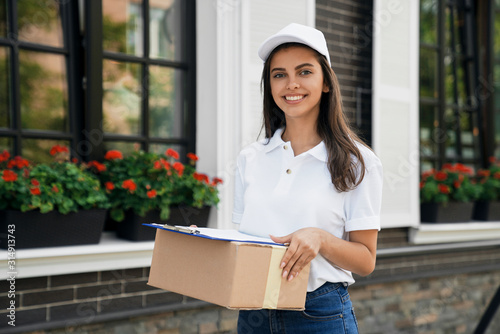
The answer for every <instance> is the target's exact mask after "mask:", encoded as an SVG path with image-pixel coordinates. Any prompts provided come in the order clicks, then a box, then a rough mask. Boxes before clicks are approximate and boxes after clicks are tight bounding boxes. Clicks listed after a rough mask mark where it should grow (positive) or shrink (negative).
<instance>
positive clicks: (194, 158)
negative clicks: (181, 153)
mask: <svg viewBox="0 0 500 334" xmlns="http://www.w3.org/2000/svg"><path fill="white" fill-rule="evenodd" d="M186 156H187V157H188V159H189V160H191V161H198V159H199V158H198V156H197V155H196V154H194V153H188V154H186Z"/></svg>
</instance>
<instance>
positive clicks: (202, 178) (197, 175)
mask: <svg viewBox="0 0 500 334" xmlns="http://www.w3.org/2000/svg"><path fill="white" fill-rule="evenodd" d="M193 177H194V178H195V180H198V181H205V182H206V183H209V182H210V181H209V180H208V176H207V175H205V174H202V173H198V172H194V173H193Z"/></svg>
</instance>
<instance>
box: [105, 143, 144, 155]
mask: <svg viewBox="0 0 500 334" xmlns="http://www.w3.org/2000/svg"><path fill="white" fill-rule="evenodd" d="M140 149H141V144H139V143H131V142H118V141H106V142H105V143H104V151H105V152H107V151H109V150H118V151H120V152H122V153H123V155H124V156H127V155H130V154H131V153H133V152H136V151H139V150H140Z"/></svg>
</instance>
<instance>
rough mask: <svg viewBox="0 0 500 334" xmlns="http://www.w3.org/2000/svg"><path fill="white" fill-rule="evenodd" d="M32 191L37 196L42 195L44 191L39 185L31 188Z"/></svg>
mask: <svg viewBox="0 0 500 334" xmlns="http://www.w3.org/2000/svg"><path fill="white" fill-rule="evenodd" d="M30 192H31V194H32V195H35V196H38V195H40V194H41V193H42V192H41V191H40V188H38V187H37V188H31V189H30Z"/></svg>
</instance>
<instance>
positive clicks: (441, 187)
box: [438, 184, 450, 194]
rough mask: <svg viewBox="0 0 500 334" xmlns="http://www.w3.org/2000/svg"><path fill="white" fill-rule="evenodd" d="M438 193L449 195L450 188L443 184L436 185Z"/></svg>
mask: <svg viewBox="0 0 500 334" xmlns="http://www.w3.org/2000/svg"><path fill="white" fill-rule="evenodd" d="M438 188H439V192H440V193H442V194H449V193H450V187H448V186H447V185H444V184H438Z"/></svg>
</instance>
